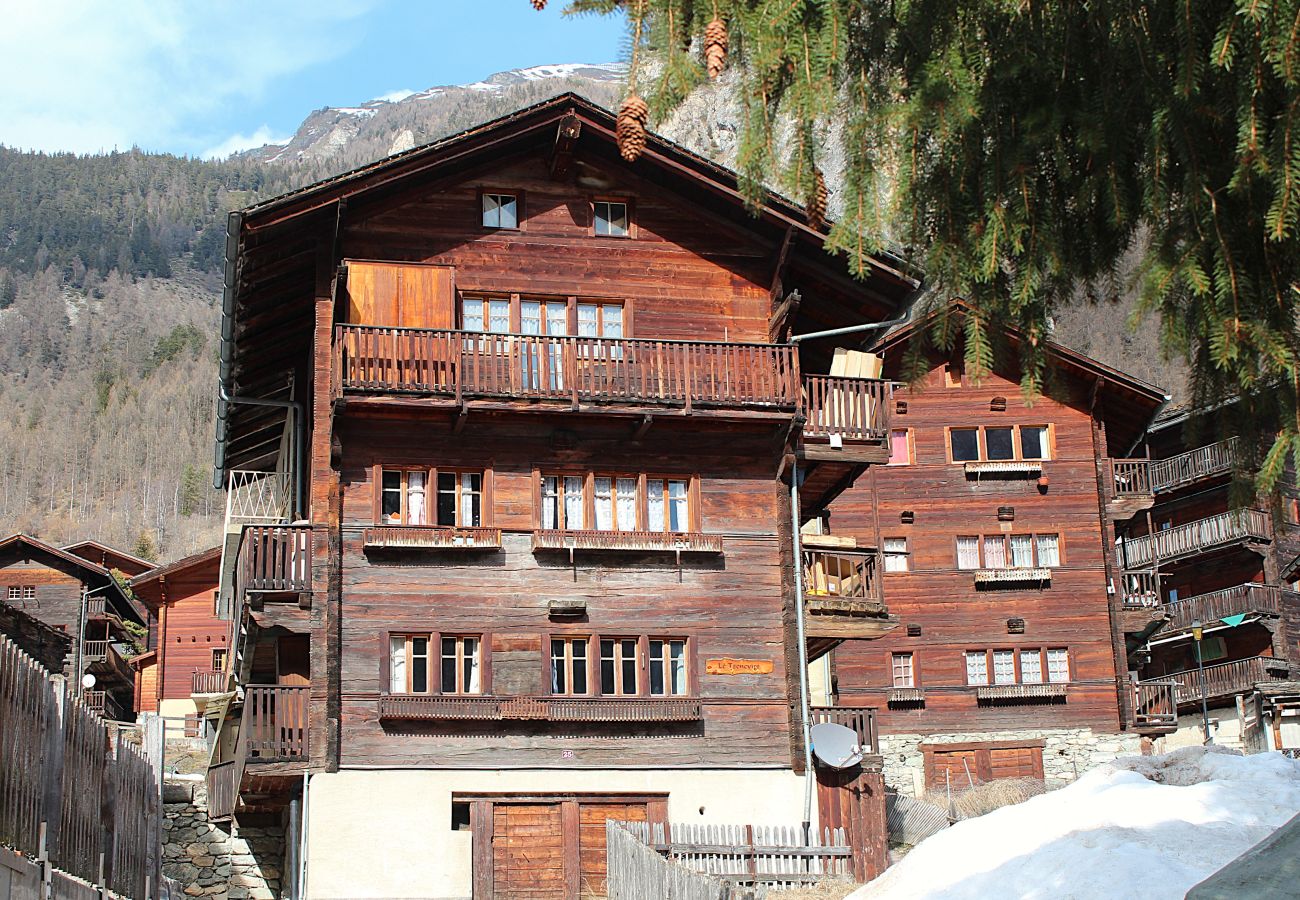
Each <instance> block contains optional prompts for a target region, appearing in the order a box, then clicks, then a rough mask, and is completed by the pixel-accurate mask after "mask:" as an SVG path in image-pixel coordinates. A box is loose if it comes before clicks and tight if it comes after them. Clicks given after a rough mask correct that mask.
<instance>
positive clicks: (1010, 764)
mask: <svg viewBox="0 0 1300 900" xmlns="http://www.w3.org/2000/svg"><path fill="white" fill-rule="evenodd" d="M989 774H990V776H991V777H993V778H1042V777H1043V750H1042V748H1041V747H1004V748H1001V749H999V748H994V749H992V750H990V751H989Z"/></svg>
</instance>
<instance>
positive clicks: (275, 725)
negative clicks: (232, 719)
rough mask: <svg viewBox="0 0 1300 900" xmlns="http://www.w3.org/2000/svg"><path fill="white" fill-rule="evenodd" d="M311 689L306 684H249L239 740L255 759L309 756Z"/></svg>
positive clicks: (293, 758) (288, 758)
mask: <svg viewBox="0 0 1300 900" xmlns="http://www.w3.org/2000/svg"><path fill="white" fill-rule="evenodd" d="M308 699H309V689H308V688H307V687H306V686H303V687H298V686H288V685H249V686H248V687H246V688H245V689H244V714H243V718H242V720H241V722H240V726H239V740H240V742H241V743H242V744H243V745H244V752H245V755H246V759H247V760H249V761H250V762H251V761H263V762H266V761H278V760H297V759H306V758H307V750H308V746H307V739H308V733H309V729H308V727H307V709H308Z"/></svg>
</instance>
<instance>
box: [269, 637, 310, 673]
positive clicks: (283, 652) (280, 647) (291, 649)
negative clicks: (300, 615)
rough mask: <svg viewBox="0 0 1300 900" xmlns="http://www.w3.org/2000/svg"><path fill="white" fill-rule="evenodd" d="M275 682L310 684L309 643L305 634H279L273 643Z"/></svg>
mask: <svg viewBox="0 0 1300 900" xmlns="http://www.w3.org/2000/svg"><path fill="white" fill-rule="evenodd" d="M275 669H276V683H277V684H285V685H309V684H311V645H310V643H309V638H308V636H307V635H305V634H285V635H281V636H280V638H279V639H278V640H277V641H276V643H275Z"/></svg>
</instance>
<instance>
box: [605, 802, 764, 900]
mask: <svg viewBox="0 0 1300 900" xmlns="http://www.w3.org/2000/svg"><path fill="white" fill-rule="evenodd" d="M605 852H606V862H607V866H608V874H607V875H606V881H605V890H606V892H607V896H608V897H609V900H646V898H649V897H663V898H671V900H742V898H744V900H765V898H766V897H767V889H766V888H764V887H758V888H742V887H740V886H738V885H734V884H731V883H729V882H726V881H723V880H722V879H721V878H717V877H716V876H712V875H705V874H703V873H700V872H696V871H693V870H692V869H689V868H687V867H686V866H684V865H682V864H681V863H678V862H674V861H672V860H670V859H665V858H664V857H663V856H660V855H659V854H658V853H656V852H655V851H654V850H653V849H652V848H651V847H650V846H649V845H648V844H647V843H646V841H645V839H644V838H643V837H641V836H638V835H635V834H633V833H632V832H631V831H629V830H628V829H627V826H626V825H624V824H623V823H621V822H615V821H614V820H613V819H608V820H606V822H605Z"/></svg>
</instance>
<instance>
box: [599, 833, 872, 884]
mask: <svg viewBox="0 0 1300 900" xmlns="http://www.w3.org/2000/svg"><path fill="white" fill-rule="evenodd" d="M619 826H620V827H622V828H624V829H626V830H627V833H628V834H630V835H631V836H633V837H634V838H636V839H637V840H638V841H640V842H641V843H643V844H645V845H647V846H648V847H649V848H650V849H651V850H653V851H655V852H656V853H658V854H661V855H662V856H664V857H665V858H667V859H668V860H669V861H671V862H674V863H678V864H680V865H683V866H685V867H686V868H687V869H690V870H691V871H693V872H697V873H700V874H703V875H709V876H712V877H713V878H716V879H719V880H721V881H724V882H727V883H730V884H734V885H749V886H767V887H795V886H798V885H806V884H815V883H817V882H821V881H830V880H849V881H851V880H852V879H853V850H852V848H851V847H850V846H849V842H848V837H847V836H846V834H845V832H844V829H843V828H834V829H831V828H825V829H822V830H821V831H820V832H817V831H814V832H813V833H812V834H811V835H810V839H809V840H808V841H804V840H803V839H802V835H801V831H802V829H800V828H798V827H795V826H781V825H698V824H693V823H692V824H685V823H673V824H665V823H663V822H622V823H619ZM613 877H614V872H613V868H611V869H610V878H611V879H612V878H613ZM611 896H612V895H611ZM640 896H667V895H657V894H642V895H640ZM723 896H727V895H723ZM737 896H747V895H737Z"/></svg>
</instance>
